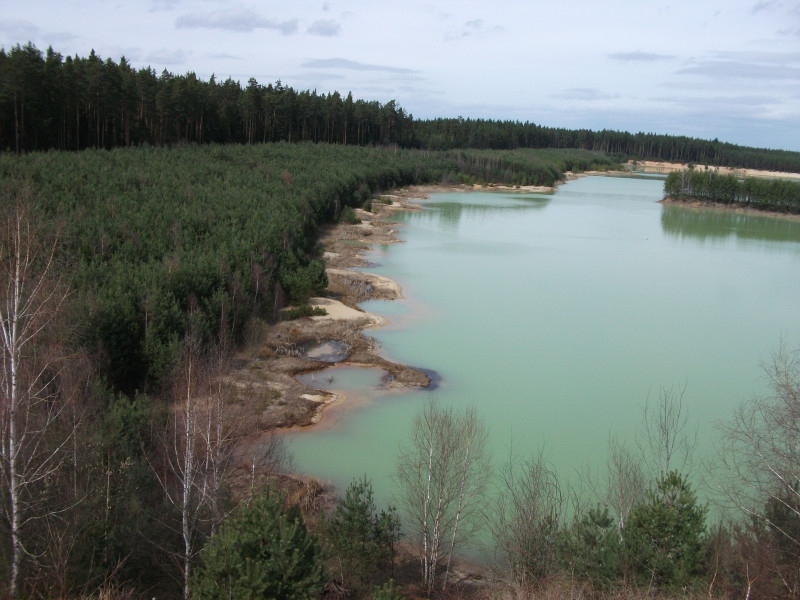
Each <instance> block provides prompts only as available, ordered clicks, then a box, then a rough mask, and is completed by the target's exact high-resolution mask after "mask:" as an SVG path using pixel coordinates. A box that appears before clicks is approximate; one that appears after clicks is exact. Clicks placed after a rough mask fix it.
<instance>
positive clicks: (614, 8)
mask: <svg viewBox="0 0 800 600" xmlns="http://www.w3.org/2000/svg"><path fill="white" fill-rule="evenodd" d="M0 7H1V8H0V45H2V46H3V47H4V48H5V49H6V50H9V49H10V48H11V47H12V46H14V45H16V44H18V43H20V44H24V43H25V42H27V41H31V42H33V43H34V44H35V45H36V46H37V47H38V48H39V49H40V50H42V51H44V50H46V49H47V47H48V46H52V47H53V49H55V50H56V51H59V52H61V53H62V54H64V55H67V54H69V55H75V54H77V55H79V56H87V55H88V54H89V52H90V51H91V50H92V49H94V50H95V51H96V52H97V54H98V55H99V56H101V57H102V58H104V59H106V58H112V59H113V60H115V61H118V60H119V58H120V57H121V56H123V55H124V56H125V57H126V58H127V59H128V60H129V61H130V62H131V64H132V65H133V66H134V67H137V68H141V67H147V66H151V67H153V68H154V69H155V70H156V71H157V72H158V73H160V72H161V71H162V70H163V69H164V68H166V69H168V70H169V71H171V72H172V73H175V74H184V73H186V72H187V71H194V72H195V73H197V75H198V76H200V77H201V78H203V79H207V78H208V77H210V76H211V75H212V74H215V75H216V77H217V80H218V81H219V80H221V79H225V78H227V77H229V76H230V77H232V78H233V79H235V80H238V81H240V82H241V83H242V85H246V83H247V80H248V79H249V78H250V77H255V78H256V79H257V80H258V81H259V82H260V83H263V84H267V83H272V82H275V81H277V80H278V79H280V80H281V81H282V82H283V83H284V84H286V85H290V86H292V87H294V88H295V89H299V90H305V89H311V90H314V89H315V90H317V92H320V93H326V92H331V91H334V90H338V91H339V92H341V93H342V94H346V93H347V92H349V91H352V93H353V96H354V97H355V98H362V99H366V100H379V101H381V102H388V101H389V100H392V99H394V100H396V101H397V102H398V104H399V105H400V106H402V107H403V108H404V109H405V110H407V111H408V112H410V113H412V114H413V115H414V116H415V117H417V118H432V117H439V116H442V117H456V116H463V117H473V118H492V119H512V120H519V121H531V122H534V123H538V124H542V125H547V126H556V127H569V128H579V127H584V128H589V129H598V130H599V129H619V130H626V131H631V132H637V131H645V132H654V133H669V134H675V135H689V136H692V137H700V138H707V139H713V138H718V139H720V140H723V141H728V142H733V143H738V144H746V145H752V146H761V147H770V148H784V149H789V150H800V2H798V0H663V1H662V0H636V1H634V0H630V1H629V0H547V1H543V0H482V1H480V2H478V1H474V0H459V1H450V0H439V1H437V2H428V1H425V0H403V1H401V2H388V1H384V2H377V1H376V2H367V1H358V0H329V1H306V0H294V1H292V2H289V1H286V0H284V1H282V2H276V1H270V2H257V1H252V2H251V1H248V0H244V1H238V0H78V1H73V0H0Z"/></svg>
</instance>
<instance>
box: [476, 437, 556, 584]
mask: <svg viewBox="0 0 800 600" xmlns="http://www.w3.org/2000/svg"><path fill="white" fill-rule="evenodd" d="M497 479H498V486H497V490H496V496H495V498H494V501H493V502H492V503H491V504H490V505H489V507H488V512H487V515H486V517H487V523H488V525H489V530H490V531H491V533H492V537H493V539H494V542H495V545H496V547H497V552H498V554H499V556H500V564H499V565H498V566H499V567H500V568H501V569H502V570H504V571H507V573H508V575H509V577H510V580H511V581H512V582H513V583H514V584H516V585H517V586H519V587H520V588H522V589H527V588H529V586H530V585H532V584H534V583H536V582H537V581H540V580H542V579H543V578H546V577H547V576H549V575H550V574H552V572H553V570H554V568H555V564H556V536H557V535H558V530H559V524H560V522H561V517H562V510H563V504H564V496H563V493H562V489H561V485H560V483H559V481H558V477H557V475H556V473H555V471H554V470H553V469H552V468H551V467H550V466H548V465H547V463H546V462H545V460H544V457H543V455H542V454H541V453H540V454H538V455H535V456H531V457H530V458H528V459H524V460H520V459H518V458H517V457H516V456H515V455H514V453H513V451H511V450H510V451H509V458H508V461H507V462H506V463H505V464H504V465H502V466H501V467H500V468H499V469H498V475H497Z"/></svg>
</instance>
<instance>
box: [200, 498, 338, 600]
mask: <svg viewBox="0 0 800 600" xmlns="http://www.w3.org/2000/svg"><path fill="white" fill-rule="evenodd" d="M200 557H201V560H202V565H201V566H200V567H199V568H198V570H197V571H196V573H195V576H194V577H193V578H192V598H195V599H198V600H210V599H212V598H213V599H217V598H226V599H230V600H238V599H241V600H249V599H254V598H311V597H315V596H318V595H319V594H320V593H321V591H322V584H323V570H322V550H321V548H320V545H319V543H318V541H317V540H316V538H315V537H314V536H313V535H312V534H310V533H309V532H308V530H307V529H306V526H305V524H304V523H303V519H302V517H301V516H300V511H299V510H298V509H297V507H294V506H293V507H290V508H288V509H287V508H285V507H284V505H283V501H282V499H281V497H280V496H278V495H277V494H275V493H272V492H270V493H267V494H263V495H260V496H257V497H256V498H255V499H253V501H252V503H251V504H250V506H248V507H245V508H244V509H243V510H242V511H241V512H240V513H239V514H238V515H237V516H235V517H231V518H230V519H229V520H227V521H225V522H223V524H222V526H221V527H220V529H219V531H218V532H217V533H216V534H215V535H214V536H212V537H211V539H210V540H209V541H208V543H207V544H206V546H205V547H204V548H203V551H202V552H201V555H200Z"/></svg>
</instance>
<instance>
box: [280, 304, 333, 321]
mask: <svg viewBox="0 0 800 600" xmlns="http://www.w3.org/2000/svg"><path fill="white" fill-rule="evenodd" d="M327 314H328V311H327V310H325V309H324V308H322V307H321V306H311V305H310V304H301V305H300V306H294V307H292V308H289V309H287V310H285V311H283V320H284V321H294V320H295V319H302V318H303V317H324V316H325V315H327Z"/></svg>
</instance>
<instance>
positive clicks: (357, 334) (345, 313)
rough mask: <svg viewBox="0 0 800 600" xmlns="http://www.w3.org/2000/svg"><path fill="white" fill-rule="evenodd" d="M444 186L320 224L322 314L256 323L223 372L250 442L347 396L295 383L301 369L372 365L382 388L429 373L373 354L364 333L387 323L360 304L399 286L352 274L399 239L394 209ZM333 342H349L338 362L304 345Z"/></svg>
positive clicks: (406, 192) (392, 293)
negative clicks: (245, 419)
mask: <svg viewBox="0 0 800 600" xmlns="http://www.w3.org/2000/svg"><path fill="white" fill-rule="evenodd" d="M442 189H443V188H430V187H426V188H421V189H419V188H406V189H402V190H397V191H395V192H393V193H392V194H390V195H387V196H385V197H384V198H383V199H382V201H380V200H376V201H374V202H373V206H374V207H375V210H376V212H367V211H364V210H360V209H356V210H355V213H356V216H357V217H358V218H359V219H360V220H361V223H357V224H337V225H331V226H328V227H326V228H324V229H323V230H322V232H321V236H320V239H319V243H320V245H321V246H322V247H323V248H324V253H323V259H324V260H325V263H326V272H327V275H328V287H327V289H326V290H325V295H324V296H322V297H316V298H311V299H310V301H309V304H311V305H312V306H316V307H320V308H323V309H325V311H326V313H327V314H326V315H324V316H313V317H306V318H301V319H296V320H293V321H280V322H278V323H275V324H272V325H269V326H266V325H263V326H262V330H261V331H260V332H256V333H255V334H254V337H255V338H256V339H255V340H254V342H253V343H251V344H250V346H249V347H248V348H246V349H244V350H242V351H241V352H240V353H239V354H238V355H237V357H236V360H235V364H234V368H233V369H232V370H231V372H229V373H228V375H227V376H226V377H225V379H226V380H227V383H228V384H229V385H230V387H231V388H232V389H233V390H234V393H235V396H236V403H237V404H238V405H240V406H243V407H245V408H244V410H245V411H246V412H247V413H249V414H250V415H251V418H250V424H251V432H250V433H251V434H252V435H253V436H254V443H257V438H258V437H259V436H260V435H263V434H264V433H266V432H268V431H270V430H274V429H280V430H290V429H296V428H305V427H309V426H313V425H316V424H317V423H319V422H320V421H321V420H322V419H323V418H324V411H325V408H326V407H328V406H331V405H332V404H338V403H340V402H342V401H346V394H344V393H343V392H341V391H340V390H336V391H332V390H327V389H313V388H309V387H307V386H305V385H304V384H302V383H301V382H300V381H298V380H297V378H296V377H297V376H298V375H300V374H302V373H308V372H311V371H318V370H322V369H325V368H328V367H330V366H333V365H334V364H335V365H336V366H360V367H378V368H381V369H383V370H385V371H387V372H388V373H389V374H390V375H391V381H390V382H389V383H387V384H386V386H387V388H415V387H416V388H424V387H427V386H428V385H430V378H429V376H428V375H427V374H426V373H424V372H423V371H421V370H419V369H415V368H412V367H408V366H406V365H401V364H397V363H393V362H391V361H389V360H387V359H385V358H383V357H382V356H380V354H379V348H378V346H377V343H376V342H375V340H374V339H373V338H371V337H369V336H367V335H366V334H365V331H366V330H369V329H374V328H377V327H381V326H383V325H385V324H386V320H385V319H384V318H383V317H380V316H378V315H374V314H370V313H367V312H365V311H363V310H361V309H360V308H359V307H358V303H359V302H363V301H364V300H368V299H380V300H394V299H398V298H402V289H401V288H400V286H399V285H398V284H397V283H396V282H394V281H392V280H390V279H388V278H386V277H382V276H380V275H377V274H373V273H365V272H361V271H353V270H352V269H353V268H356V267H364V266H367V259H366V258H365V256H366V254H367V253H368V252H369V250H370V248H371V246H372V245H374V244H392V243H398V242H400V239H399V237H398V235H397V228H398V224H397V223H395V222H393V221H391V220H390V219H391V215H392V213H393V212H394V211H397V210H416V209H418V206H416V205H415V204H414V200H419V199H422V198H425V197H426V195H427V193H430V192H432V191H441V190H442ZM323 340H336V341H337V342H341V343H344V344H346V345H347V346H348V347H349V356H348V357H347V358H346V359H345V360H343V361H341V362H337V363H329V362H324V361H320V360H314V359H312V358H309V357H307V356H306V355H305V353H304V352H303V347H304V345H306V344H313V343H318V342H320V341H323Z"/></svg>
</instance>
